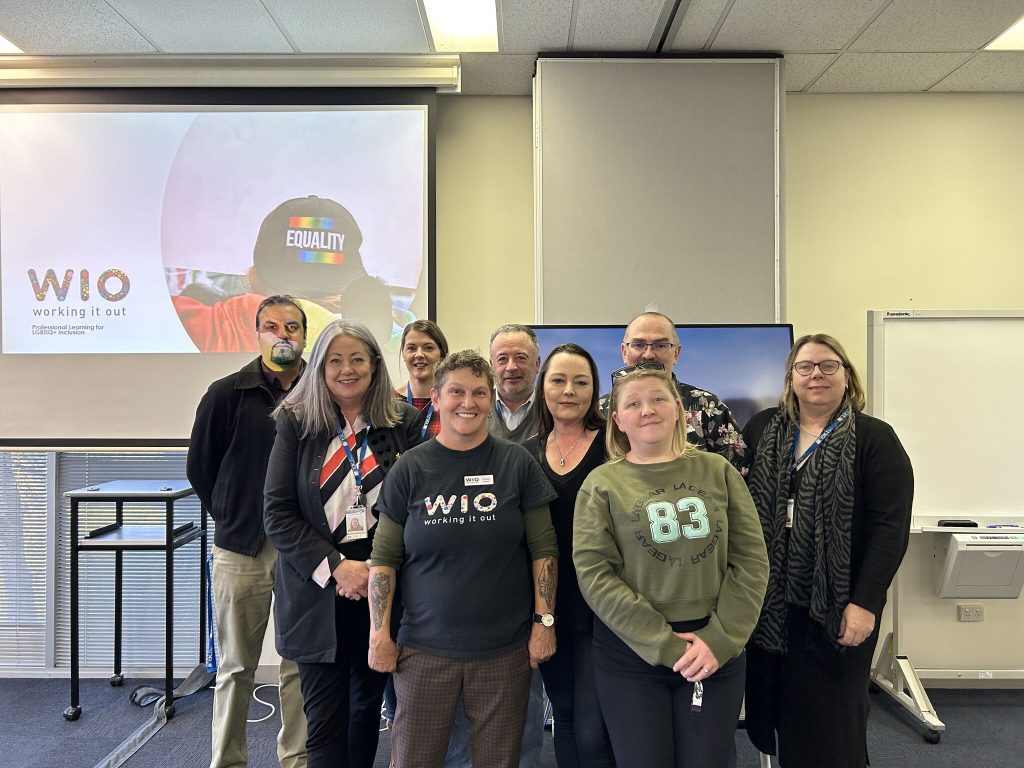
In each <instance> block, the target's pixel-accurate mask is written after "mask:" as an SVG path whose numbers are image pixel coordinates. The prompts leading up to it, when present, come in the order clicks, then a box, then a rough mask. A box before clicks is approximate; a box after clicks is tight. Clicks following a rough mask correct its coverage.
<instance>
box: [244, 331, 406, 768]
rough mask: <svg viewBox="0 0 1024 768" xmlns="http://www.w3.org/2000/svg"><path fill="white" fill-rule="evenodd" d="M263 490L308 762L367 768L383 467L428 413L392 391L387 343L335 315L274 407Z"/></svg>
mask: <svg viewBox="0 0 1024 768" xmlns="http://www.w3.org/2000/svg"><path fill="white" fill-rule="evenodd" d="M274 416H275V418H276V420H277V437H276V439H275V441H274V449H273V451H272V453H271V455H270V463H269V466H268V468H267V480H266V485H265V487H264V502H265V507H264V517H265V528H266V532H267V538H269V539H270V541H271V542H272V543H273V545H274V546H275V547H276V548H277V550H278V552H279V558H280V560H281V561H282V565H281V567H279V568H278V569H277V575H276V580H275V584H274V594H275V598H276V599H275V603H274V619H275V626H276V638H275V640H276V645H277V651H278V653H280V654H281V656H282V657H284V658H286V659H292V660H293V661H295V662H297V663H298V667H299V678H300V680H301V687H302V696H303V700H304V702H305V710H306V718H307V720H308V731H307V740H306V750H307V759H308V765H309V768H321V767H323V766H331V768H336V767H337V766H353V768H371V766H372V765H373V761H374V757H375V755H376V752H377V739H378V734H379V730H378V726H379V717H380V703H381V696H382V694H383V691H384V682H385V676H384V675H382V674H380V673H379V672H374V671H373V670H371V669H370V668H369V667H368V666H367V660H366V654H367V638H368V635H369V628H370V623H369V613H368V609H367V603H366V591H367V577H368V574H369V569H368V566H367V563H366V560H367V559H368V558H369V556H370V550H371V547H372V544H373V537H374V534H375V533H376V528H377V517H376V515H375V514H374V510H373V506H374V503H375V501H376V499H377V494H378V493H379V491H380V485H381V482H382V481H383V479H384V475H385V474H387V472H388V470H389V469H390V468H391V467H392V465H393V464H394V463H395V461H396V460H397V459H398V457H399V455H400V454H401V453H402V452H403V451H405V450H406V449H407V448H410V447H412V446H413V445H415V444H416V443H417V442H418V441H419V439H420V424H419V422H420V419H421V416H420V414H419V412H418V411H416V409H415V408H412V407H411V406H409V405H407V404H406V403H403V402H401V401H399V400H396V399H395V398H394V395H393V393H392V387H391V378H390V377H389V376H388V372H387V368H386V367H385V365H384V362H383V359H382V355H381V350H380V346H379V345H378V343H377V341H376V340H375V339H374V338H373V335H372V334H371V333H370V331H369V329H367V327H366V326H365V325H363V324H362V323H359V322H354V321H350V320H335V321H334V322H332V323H330V324H329V325H327V326H326V327H325V328H324V330H323V331H322V332H321V334H320V336H319V337H318V338H317V340H316V343H315V344H314V346H313V351H312V353H311V354H310V360H309V366H308V369H307V371H306V373H305V375H304V376H303V377H302V378H301V379H300V380H299V383H298V384H296V386H295V387H294V388H293V389H292V391H291V392H290V393H289V394H288V396H287V397H286V398H285V399H284V400H283V401H282V403H281V405H280V406H278V408H277V410H275V411H274Z"/></svg>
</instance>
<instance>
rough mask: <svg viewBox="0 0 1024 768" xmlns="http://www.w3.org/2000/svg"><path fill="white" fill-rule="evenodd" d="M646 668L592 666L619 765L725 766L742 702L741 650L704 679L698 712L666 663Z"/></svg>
mask: <svg viewBox="0 0 1024 768" xmlns="http://www.w3.org/2000/svg"><path fill="white" fill-rule="evenodd" d="M595 652H596V649H595ZM638 661H640V660H639V657H638ZM640 663H641V664H643V663H644V662H642V661H640ZM647 669H648V670H650V671H649V672H648V673H647V674H636V673H631V672H627V671H623V672H617V671H616V672H613V671H609V670H608V669H606V668H603V667H602V665H600V663H599V664H598V666H597V667H596V669H595V675H596V678H597V696H598V700H599V701H600V702H601V711H602V712H603V713H604V718H605V723H606V724H607V725H608V734H609V736H611V740H612V749H613V750H614V752H615V763H616V765H617V766H618V768H650V766H659V768H728V766H729V765H730V764H731V763H732V759H733V752H734V749H735V735H736V724H737V722H738V721H739V716H740V705H741V703H742V701H743V681H744V673H745V669H746V657H745V654H741V655H740V656H738V657H737V658H735V659H732V660H731V661H729V662H727V663H726V664H725V665H724V666H723V667H721V668H720V669H719V670H718V671H717V672H715V674H713V675H712V676H711V677H709V678H708V679H707V680H705V681H704V699H703V703H702V706H701V709H700V711H699V712H693V711H692V709H691V704H692V699H693V687H694V684H693V683H689V682H687V681H686V679H685V678H684V677H683V676H682V675H680V674H678V673H676V672H673V671H672V670H671V669H669V668H668V667H653V668H652V667H649V666H648V667H647Z"/></svg>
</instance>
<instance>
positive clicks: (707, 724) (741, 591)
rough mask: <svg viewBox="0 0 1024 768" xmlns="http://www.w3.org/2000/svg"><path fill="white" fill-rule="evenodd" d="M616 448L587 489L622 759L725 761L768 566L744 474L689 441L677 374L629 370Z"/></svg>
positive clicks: (581, 503)
mask: <svg viewBox="0 0 1024 768" xmlns="http://www.w3.org/2000/svg"><path fill="white" fill-rule="evenodd" d="M611 403H612V404H611V424H609V428H608V455H609V457H610V458H611V459H612V461H611V462H610V463H608V464H606V465H604V466H602V467H599V468H598V469H596V470H594V471H593V472H592V473H591V474H590V476H589V477H588V478H587V479H586V481H585V482H584V484H583V487H582V489H581V490H580V493H579V496H578V497H577V502H576V514H575V523H574V526H573V561H574V563H575V565H576V570H577V573H578V576H579V582H580V589H581V591H582V593H583V596H584V598H585V599H586V601H587V603H588V604H589V605H590V607H591V608H592V609H593V610H594V613H595V616H596V619H595V626H594V667H595V675H596V682H597V692H598V698H599V700H600V703H601V709H602V712H603V713H604V717H605V721H606V723H607V726H608V731H609V735H610V737H611V740H612V748H613V750H614V752H615V761H616V763H617V764H618V765H619V766H620V768H630V766H652V765H658V766H676V768H682V766H686V767H687V768H689V767H690V766H707V767H708V768H714V767H717V766H720V767H721V768H725V766H727V765H728V762H729V758H730V756H731V754H732V752H733V738H734V731H735V728H736V722H737V719H738V717H739V710H740V704H741V702H742V699H743V683H744V667H745V659H744V656H743V647H744V645H745V643H746V642H747V638H748V637H749V635H750V633H751V631H752V630H753V628H754V624H755V623H756V621H757V617H758V614H759V612H760V609H761V602H762V600H763V598H764V591H765V585H766V583H767V578H768V558H767V554H766V552H765V545H764V538H763V536H762V532H761V524H760V522H759V520H758V517H757V512H756V511H755V509H754V505H753V502H752V501H751V499H750V494H749V493H748V492H747V489H746V486H745V484H744V481H743V479H742V477H740V474H739V473H738V472H737V471H736V470H735V469H734V468H733V467H732V465H730V464H729V462H728V461H726V460H725V459H724V458H722V457H721V456H718V455H717V454H711V453H705V452H703V451H700V450H699V449H696V448H694V447H693V446H691V445H688V444H687V442H686V420H685V419H686V416H685V411H684V410H683V407H682V403H681V402H680V400H679V395H678V393H677V392H676V390H675V387H673V386H672V381H671V379H670V378H669V376H668V374H666V373H665V372H663V371H653V370H644V369H639V370H635V371H633V372H631V373H628V374H626V375H625V376H623V377H621V378H620V379H618V380H617V381H616V382H615V385H614V386H613V388H612V395H611Z"/></svg>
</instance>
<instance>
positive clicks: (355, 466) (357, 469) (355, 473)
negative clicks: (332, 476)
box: [334, 420, 370, 495]
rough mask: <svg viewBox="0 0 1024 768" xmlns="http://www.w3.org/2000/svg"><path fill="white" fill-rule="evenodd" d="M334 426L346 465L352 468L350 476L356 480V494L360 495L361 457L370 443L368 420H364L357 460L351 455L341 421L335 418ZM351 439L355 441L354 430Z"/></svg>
mask: <svg viewBox="0 0 1024 768" xmlns="http://www.w3.org/2000/svg"><path fill="white" fill-rule="evenodd" d="M334 426H335V428H336V429H337V430H338V439H339V440H341V447H342V448H344V449H345V455H346V456H348V465H349V467H350V468H351V470H352V477H353V478H354V479H355V481H356V494H359V495H361V494H362V492H363V459H365V458H366V447H367V446H368V445H369V444H370V422H366V433H365V434H364V435H363V444H362V446H360V448H359V461H356V457H355V456H353V455H352V449H351V448H349V447H348V440H346V439H345V434H344V433H343V432H342V430H341V422H339V421H337V420H335V422H334ZM349 426H350V427H351V426H352V425H349ZM352 441H353V442H355V432H353V433H352Z"/></svg>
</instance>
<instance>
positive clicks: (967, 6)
mask: <svg viewBox="0 0 1024 768" xmlns="http://www.w3.org/2000/svg"><path fill="white" fill-rule="evenodd" d="M1021 16H1024V0H985V2H982V3H979V2H964V0H893V2H892V5H890V6H889V7H888V8H886V9H885V10H884V11H882V13H881V14H879V16H878V18H877V19H875V21H874V22H873V23H872V24H871V26H870V27H868V28H867V29H866V30H864V34H862V35H861V36H860V37H859V38H857V40H855V41H854V43H853V44H852V45H851V46H850V50H851V51H976V50H977V49H979V48H981V47H982V46H983V45H986V44H987V43H988V42H989V41H991V40H992V39H993V38H995V37H996V36H997V35H999V34H1000V33H1002V32H1003V31H1005V30H1006V28H1007V27H1009V26H1010V25H1011V24H1013V23H1014V22H1015V21H1016V20H1017V19H1019V18H1020V17H1021Z"/></svg>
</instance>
